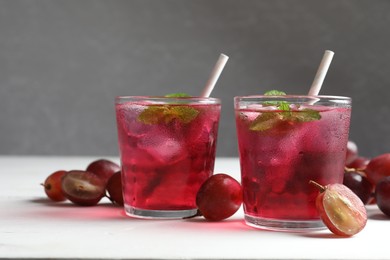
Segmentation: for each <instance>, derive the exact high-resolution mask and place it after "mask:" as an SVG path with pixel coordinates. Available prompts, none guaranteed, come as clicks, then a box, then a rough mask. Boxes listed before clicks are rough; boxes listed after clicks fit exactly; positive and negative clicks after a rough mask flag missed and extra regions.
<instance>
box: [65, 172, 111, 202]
mask: <svg viewBox="0 0 390 260" xmlns="http://www.w3.org/2000/svg"><path fill="white" fill-rule="evenodd" d="M61 184H62V185H61V187H62V191H63V192H64V195H65V197H66V198H68V199H69V200H70V201H72V202H73V203H75V204H77V205H81V206H93V205H96V204H97V203H98V202H99V201H100V200H101V198H102V197H103V196H104V193H105V183H104V182H103V181H102V180H101V179H100V178H99V177H98V176H97V175H96V174H94V173H91V172H87V171H80V170H73V171H69V172H68V173H67V174H65V175H64V177H63V178H62V182H61Z"/></svg>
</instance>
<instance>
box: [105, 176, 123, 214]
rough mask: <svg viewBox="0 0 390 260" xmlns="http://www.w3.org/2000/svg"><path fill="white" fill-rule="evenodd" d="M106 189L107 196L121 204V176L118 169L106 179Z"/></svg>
mask: <svg viewBox="0 0 390 260" xmlns="http://www.w3.org/2000/svg"><path fill="white" fill-rule="evenodd" d="M106 190H107V192H108V198H109V199H110V200H111V201H112V202H113V203H116V204H118V205H120V206H123V195H122V176H121V172H120V171H119V172H116V173H114V174H113V175H112V176H111V177H110V179H108V182H107V185H106Z"/></svg>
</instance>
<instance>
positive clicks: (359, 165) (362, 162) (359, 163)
mask: <svg viewBox="0 0 390 260" xmlns="http://www.w3.org/2000/svg"><path fill="white" fill-rule="evenodd" d="M369 162H370V159H368V158H366V157H363V156H358V157H357V158H356V159H355V160H353V161H352V162H351V163H349V164H346V166H347V167H348V168H355V169H359V170H364V169H366V167H367V164H368V163H369Z"/></svg>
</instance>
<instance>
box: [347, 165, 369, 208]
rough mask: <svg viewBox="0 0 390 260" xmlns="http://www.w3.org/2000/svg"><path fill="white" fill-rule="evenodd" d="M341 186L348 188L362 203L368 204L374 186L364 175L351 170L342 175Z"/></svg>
mask: <svg viewBox="0 0 390 260" xmlns="http://www.w3.org/2000/svg"><path fill="white" fill-rule="evenodd" d="M343 184H344V185H345V186H347V187H348V188H350V189H351V190H352V191H353V192H354V193H355V194H356V195H357V196H358V197H359V198H360V199H361V200H362V202H363V204H368V202H369V201H370V200H371V198H372V194H373V191H374V185H373V184H372V183H371V182H370V181H369V180H368V178H367V177H366V176H365V175H364V173H359V172H356V171H353V170H350V171H346V172H345V173H344V181H343Z"/></svg>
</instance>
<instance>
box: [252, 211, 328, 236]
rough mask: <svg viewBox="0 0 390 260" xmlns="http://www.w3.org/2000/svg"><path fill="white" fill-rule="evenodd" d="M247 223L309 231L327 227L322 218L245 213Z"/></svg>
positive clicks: (260, 226) (290, 230)
mask: <svg viewBox="0 0 390 260" xmlns="http://www.w3.org/2000/svg"><path fill="white" fill-rule="evenodd" d="M245 223H246V224H247V225H248V226H251V227H255V228H260V229H266V230H273V231H288V232H307V231H316V230H323V229H326V226H325V224H324V223H323V222H322V220H320V219H319V220H288V219H269V218H261V217H253V216H249V215H246V214H245Z"/></svg>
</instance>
